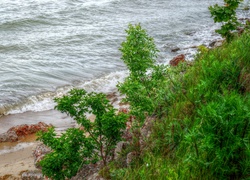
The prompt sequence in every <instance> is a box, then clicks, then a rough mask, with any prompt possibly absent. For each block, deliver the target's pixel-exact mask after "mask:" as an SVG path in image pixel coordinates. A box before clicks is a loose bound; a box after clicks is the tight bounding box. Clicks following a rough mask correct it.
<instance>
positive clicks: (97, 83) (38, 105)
mask: <svg viewBox="0 0 250 180" xmlns="http://www.w3.org/2000/svg"><path fill="white" fill-rule="evenodd" d="M127 75H128V71H118V72H113V73H110V74H108V75H106V76H103V77H100V78H97V79H93V80H90V81H86V82H81V83H79V84H77V85H75V86H69V85H68V86H64V87H60V88H57V89H56V91H55V92H46V93H42V94H39V95H33V96H29V97H28V98H27V99H25V100H24V101H23V102H21V103H18V104H16V105H14V106H12V107H11V108H10V110H8V111H7V112H5V115H8V114H18V113H24V112H27V111H33V112H39V111H47V110H51V109H54V107H55V105H56V103H55V102H54V100H53V99H54V98H56V97H62V96H63V95H65V94H66V93H67V92H68V91H69V90H71V89H72V88H74V87H75V88H83V89H85V90H86V91H87V92H93V91H94V92H99V93H100V92H102V93H105V94H108V93H111V92H115V91H117V88H116V85H117V84H118V82H123V81H124V78H125V77H126V76H127Z"/></svg>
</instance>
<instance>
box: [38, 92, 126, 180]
mask: <svg viewBox="0 0 250 180" xmlns="http://www.w3.org/2000/svg"><path fill="white" fill-rule="evenodd" d="M55 101H56V102H57V106H56V109H58V110H60V111H61V112H65V113H67V114H68V115H70V116H71V117H73V119H74V120H76V121H77V123H78V124H79V125H81V126H82V127H83V129H82V130H79V129H69V130H67V131H66V133H64V134H63V135H62V136H61V137H60V138H56V137H55V133H54V130H53V129H51V130H49V131H48V132H46V133H40V134H39V136H40V137H39V140H41V141H42V142H43V143H44V144H46V145H48V146H49V147H51V148H52V150H53V151H52V153H50V154H48V155H46V157H45V159H44V160H42V161H41V166H42V171H43V174H45V175H46V176H48V177H51V178H53V179H64V178H66V177H67V178H69V177H72V176H73V175H75V174H76V172H77V170H78V169H79V168H80V167H81V165H83V164H88V163H90V162H96V161H97V160H98V159H99V158H98V157H100V158H101V160H102V161H103V164H104V165H107V162H108V158H110V157H111V156H113V153H114V148H115V146H116V144H117V142H119V141H121V140H122V137H121V136H122V130H123V129H125V127H126V126H125V122H126V120H127V115H126V114H124V113H119V114H116V110H115V109H114V108H113V106H112V105H111V104H110V103H109V101H108V100H107V98H106V95H105V94H102V93H87V92H86V91H84V90H81V89H73V90H71V91H70V92H69V94H68V95H65V96H63V97H62V98H57V99H55ZM87 113H88V114H93V115H95V119H94V120H93V121H91V120H90V119H88V118H87V116H86V114H87ZM87 135H88V136H87ZM86 136H87V137H86ZM53 161H55V163H53Z"/></svg>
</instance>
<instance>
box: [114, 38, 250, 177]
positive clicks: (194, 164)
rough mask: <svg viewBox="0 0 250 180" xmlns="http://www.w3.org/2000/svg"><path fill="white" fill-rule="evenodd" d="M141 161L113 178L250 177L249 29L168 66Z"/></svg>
mask: <svg viewBox="0 0 250 180" xmlns="http://www.w3.org/2000/svg"><path fill="white" fill-rule="evenodd" d="M167 72H168V73H167V75H166V78H167V79H168V81H169V82H170V83H168V86H167V87H165V86H164V87H163V86H160V85H159V86H158V88H160V90H159V89H158V91H159V92H161V97H160V98H162V99H164V102H165V103H163V104H161V107H158V108H160V111H161V112H162V113H161V114H162V115H163V116H160V117H158V119H156V123H155V124H154V127H153V132H152V134H151V136H150V138H149V139H148V142H147V149H145V150H144V153H141V157H140V159H141V161H136V162H134V163H133V164H132V165H131V166H130V167H129V168H116V167H112V168H111V170H110V172H111V174H112V178H113V179H145V180H147V179H250V131H249V130H250V125H249V124H250V93H249V92H250V80H249V78H250V34H249V33H245V34H243V35H242V36H241V37H238V38H236V39H235V40H233V41H232V42H231V43H230V44H224V45H223V46H222V47H219V48H216V49H213V50H209V51H204V52H203V53H200V54H199V55H197V57H196V59H195V60H194V62H193V64H192V66H190V65H188V64H186V63H183V64H180V65H179V66H178V67H173V68H169V69H168V70H167Z"/></svg>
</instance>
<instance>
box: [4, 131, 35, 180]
mask: <svg viewBox="0 0 250 180" xmlns="http://www.w3.org/2000/svg"><path fill="white" fill-rule="evenodd" d="M35 140H36V136H35V135H34V134H33V135H28V136H26V137H25V138H22V139H21V140H20V141H19V142H13V143H10V142H7V143H0V153H1V151H3V150H6V149H8V150H11V151H12V152H9V153H3V154H0V180H2V179H21V173H22V172H24V171H27V170H36V167H35V165H34V157H33V155H32V153H33V150H34V149H35V147H36V145H37V144H38V143H39V142H36V141H35ZM22 144H24V146H21V145H22ZM18 145H20V146H19V147H20V148H17V147H18Z"/></svg>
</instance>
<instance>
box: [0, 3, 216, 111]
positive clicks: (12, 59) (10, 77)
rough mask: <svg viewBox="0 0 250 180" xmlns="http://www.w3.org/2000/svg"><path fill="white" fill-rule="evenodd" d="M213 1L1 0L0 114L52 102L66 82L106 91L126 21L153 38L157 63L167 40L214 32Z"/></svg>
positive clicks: (121, 68)
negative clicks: (156, 49)
mask: <svg viewBox="0 0 250 180" xmlns="http://www.w3.org/2000/svg"><path fill="white" fill-rule="evenodd" d="M218 2H220V0H204V1H200V0H185V1H184V0H179V1H174V0H168V1H165V0H153V1H152V0H151V1H149V0H143V1H142V0H136V1H131V0H95V1H93V0H76V1H72V0H60V1H59V0H52V1H47V0H36V1H34V0H19V1H11V0H3V1H1V8H0V11H1V17H0V38H1V42H0V58H1V66H0V81H1V83H0V114H16V113H23V112H26V111H44V110H50V109H53V107H54V104H53V98H54V97H56V96H60V95H62V94H65V93H66V92H67V91H68V90H69V89H70V88H72V87H79V86H80V87H84V88H87V89H88V90H89V91H92V90H94V91H96V90H97V91H98V90H99V89H101V88H102V87H103V86H105V87H106V91H109V92H110V91H113V89H114V88H115V85H116V83H117V81H119V80H120V79H122V78H123V77H124V76H125V72H126V67H125V65H124V64H123V62H122V61H121V60H120V56H121V55H120V52H119V50H118V49H119V47H120V44H121V42H122V41H124V40H125V36H126V33H125V31H124V30H125V29H126V28H127V26H128V24H129V23H132V24H135V23H139V22H140V23H141V25H142V27H143V28H145V29H147V31H148V34H149V35H150V36H152V37H153V38H154V39H155V43H156V45H157V47H158V48H159V50H160V53H159V58H158V62H159V63H168V61H169V60H170V59H171V58H172V57H173V56H175V55H176V54H177V53H173V52H171V48H174V47H180V48H186V47H190V46H194V45H200V44H208V43H209V41H211V40H213V39H216V38H219V37H218V35H216V34H215V33H214V29H215V28H217V27H218V26H217V25H215V24H214V23H213V20H212V19H211V18H210V14H209V11H208V6H209V5H212V4H215V3H218ZM178 53H185V54H187V56H190V55H192V54H193V53H194V49H192V48H191V49H190V48H189V49H186V50H183V51H180V52H178ZM107 79H108V80H107ZM111 79H112V80H111ZM96 80H99V82H98V83H97V84H96ZM106 80H107V81H106ZM86 82H88V84H89V86H88V87H86V86H85V83H86Z"/></svg>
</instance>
